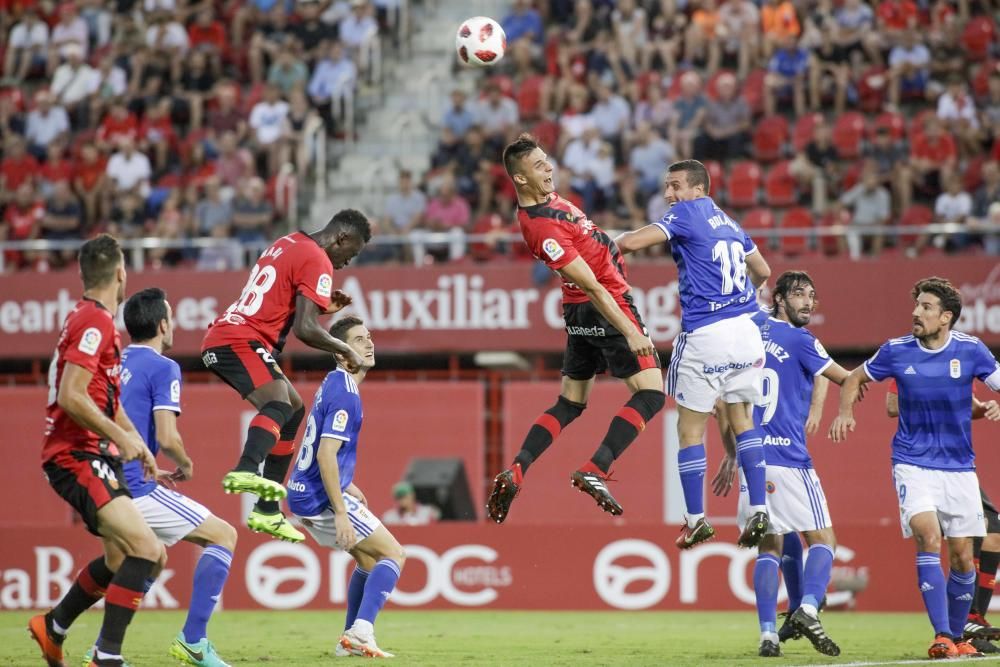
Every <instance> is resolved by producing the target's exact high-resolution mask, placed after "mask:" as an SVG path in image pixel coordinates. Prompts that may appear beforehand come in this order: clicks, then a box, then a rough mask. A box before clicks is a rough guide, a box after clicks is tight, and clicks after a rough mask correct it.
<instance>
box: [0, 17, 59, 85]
mask: <svg viewBox="0 0 1000 667" xmlns="http://www.w3.org/2000/svg"><path fill="white" fill-rule="evenodd" d="M48 48H49V26H48V24H46V23H45V21H42V20H41V19H40V18H38V10H37V9H35V8H34V7H32V6H30V5H29V6H27V7H25V8H24V13H23V14H22V15H21V20H20V21H19V22H18V23H16V24H15V25H14V27H13V28H11V31H10V36H9V37H8V39H7V53H6V55H5V56H4V68H3V73H4V77H5V78H12V79H14V80H15V81H22V80H24V79H26V78H27V77H28V75H29V74H31V73H33V72H37V71H42V72H44V71H45V64H46V62H47V61H48Z"/></svg>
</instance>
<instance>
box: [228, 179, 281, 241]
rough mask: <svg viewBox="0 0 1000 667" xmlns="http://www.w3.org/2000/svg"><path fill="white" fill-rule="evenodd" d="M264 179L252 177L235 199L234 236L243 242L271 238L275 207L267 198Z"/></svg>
mask: <svg viewBox="0 0 1000 667" xmlns="http://www.w3.org/2000/svg"><path fill="white" fill-rule="evenodd" d="M264 190H265V188H264V181H262V180H261V179H259V178H256V177H254V178H251V179H249V180H248V181H247V182H246V185H245V186H244V188H243V192H242V193H240V194H238V195H237V196H236V198H235V199H234V200H233V236H234V237H235V238H236V239H238V240H239V241H240V242H241V243H264V242H266V241H267V240H268V239H269V238H271V223H272V222H274V207H273V206H271V202H269V201H267V199H265V197H264V195H265V194H266V193H265V191H264Z"/></svg>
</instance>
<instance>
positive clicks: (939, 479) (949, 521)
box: [892, 463, 986, 537]
mask: <svg viewBox="0 0 1000 667" xmlns="http://www.w3.org/2000/svg"><path fill="white" fill-rule="evenodd" d="M892 479H893V482H895V484H896V497H897V498H899V522H900V525H901V526H902V528H903V537H912V536H913V531H911V530H910V520H911V519H912V518H913V517H914V516H915V515H917V514H920V513H922V512H937V515H938V520H939V521H940V522H941V532H942V534H943V535H944V536H945V537H983V536H985V535H986V520H985V518H984V516H983V499H982V496H981V495H980V493H979V477H977V476H976V472H975V471H974V470H966V471H961V472H958V471H951V470H931V469H929V468H920V467H918V466H912V465H908V464H905V463H896V464H894V465H893V466H892Z"/></svg>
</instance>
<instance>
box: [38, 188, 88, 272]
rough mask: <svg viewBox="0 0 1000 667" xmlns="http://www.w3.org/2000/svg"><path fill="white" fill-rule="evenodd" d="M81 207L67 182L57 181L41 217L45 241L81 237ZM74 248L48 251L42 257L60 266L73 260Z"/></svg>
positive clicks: (51, 263) (42, 234) (42, 233)
mask: <svg viewBox="0 0 1000 667" xmlns="http://www.w3.org/2000/svg"><path fill="white" fill-rule="evenodd" d="M82 232H83V209H81V208H80V202H78V201H77V199H76V197H75V196H73V191H72V190H70V187H69V183H67V182H66V181H57V182H56V183H55V185H54V186H53V189H52V195H51V196H50V197H49V198H48V201H47V202H46V204H45V216H44V217H43V218H42V219H41V236H42V238H44V239H45V240H47V241H69V240H74V239H80V238H82V237H83V234H82ZM74 254H75V251H74V250H71V249H65V250H59V251H56V252H52V253H49V254H48V255H47V256H46V257H45V258H44V259H45V261H46V262H48V264H50V265H52V266H55V267H58V268H61V267H63V266H65V265H66V264H68V263H69V262H71V261H73V255H74Z"/></svg>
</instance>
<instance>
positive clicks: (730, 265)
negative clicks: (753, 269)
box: [712, 241, 747, 294]
mask: <svg viewBox="0 0 1000 667" xmlns="http://www.w3.org/2000/svg"><path fill="white" fill-rule="evenodd" d="M746 257H747V253H746V251H745V250H744V249H743V244H742V243H740V242H738V241H733V242H732V243H729V242H726V241H719V242H718V243H716V244H715V247H713V248H712V261H714V262H718V263H719V271H720V272H721V273H722V289H721V290H720V292H721V293H722V294H732V293H733V292H734V291H739V292H741V293H742V292H743V290H745V289H746V288H747V262H746Z"/></svg>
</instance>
